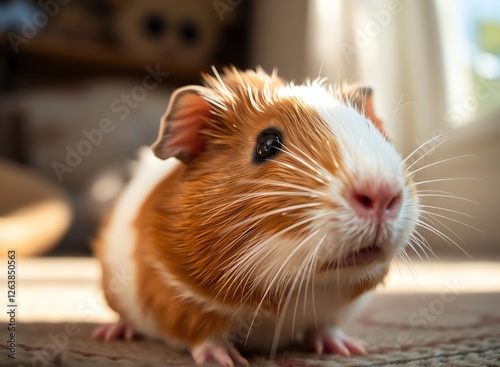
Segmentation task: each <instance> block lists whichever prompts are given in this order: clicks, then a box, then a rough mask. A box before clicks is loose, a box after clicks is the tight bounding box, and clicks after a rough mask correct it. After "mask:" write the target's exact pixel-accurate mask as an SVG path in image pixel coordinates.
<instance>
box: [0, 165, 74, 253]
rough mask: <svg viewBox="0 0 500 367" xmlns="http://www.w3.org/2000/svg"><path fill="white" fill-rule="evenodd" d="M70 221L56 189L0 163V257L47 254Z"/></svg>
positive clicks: (30, 173)
mask: <svg viewBox="0 0 500 367" xmlns="http://www.w3.org/2000/svg"><path fill="white" fill-rule="evenodd" d="M71 218H72V213H71V209H70V205H69V202H68V199H67V198H66V196H65V194H64V193H63V192H62V191H61V190H60V189H59V188H58V187H56V186H55V185H53V184H52V183H50V182H49V181H47V180H45V179H44V178H43V177H41V176H39V175H37V174H36V173H35V172H34V171H30V170H28V169H26V168H23V167H21V166H19V165H16V164H13V163H11V162H8V161H4V160H0V247H1V248H2V254H1V255H0V256H2V257H4V256H5V255H6V254H7V250H10V249H14V250H16V253H17V256H28V255H29V256H31V255H39V254H42V253H44V252H47V251H48V250H49V249H51V248H52V247H54V246H55V245H56V244H57V243H58V241H59V240H60V239H61V238H62V236H63V235H64V234H65V233H66V231H67V230H68V228H69V225H70V223H71ZM4 250H5V251H4Z"/></svg>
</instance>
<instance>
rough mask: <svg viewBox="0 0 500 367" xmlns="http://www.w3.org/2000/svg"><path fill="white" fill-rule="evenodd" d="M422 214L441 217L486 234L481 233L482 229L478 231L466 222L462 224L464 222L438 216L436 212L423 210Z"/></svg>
mask: <svg viewBox="0 0 500 367" xmlns="http://www.w3.org/2000/svg"><path fill="white" fill-rule="evenodd" d="M421 212H422V213H425V214H428V215H432V216H436V217H440V218H443V219H447V220H449V221H452V222H455V223H460V224H462V225H464V226H466V227H469V228H471V229H474V230H476V231H478V232H480V233H483V234H484V232H483V231H481V230H480V229H478V228H476V227H474V226H471V225H470V224H467V223H465V222H462V221H460V220H457V219H453V218H450V217H447V216H446V215H442V214H438V213H434V212H430V211H426V210H422V211H421Z"/></svg>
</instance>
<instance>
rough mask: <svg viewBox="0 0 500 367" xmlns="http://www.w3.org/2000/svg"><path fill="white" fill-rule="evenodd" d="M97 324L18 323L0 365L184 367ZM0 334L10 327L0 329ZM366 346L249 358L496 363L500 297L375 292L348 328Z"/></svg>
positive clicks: (183, 356)
mask: <svg viewBox="0 0 500 367" xmlns="http://www.w3.org/2000/svg"><path fill="white" fill-rule="evenodd" d="M94 326H95V325H93V324H86V323H22V324H19V325H18V334H17V348H16V349H17V350H16V359H15V360H12V359H10V358H8V357H7V352H8V350H7V349H8V345H7V344H6V343H5V341H6V339H5V338H6V335H5V334H3V335H2V342H1V344H0V346H1V348H2V351H3V353H2V354H1V355H0V365H1V366H26V367H27V366H40V367H42V366H43V367H53V366H75V367H76V366H78V367H86V366H88V367H90V366H110V367H114V366H127V367H128V366H130V367H132V366H134V367H135V366H137V367H139V366H186V365H192V362H191V360H190V357H189V356H188V354H187V353H182V352H177V351H174V350H170V349H168V348H167V347H166V346H164V345H163V344H162V343H160V342H156V341H150V340H136V341H133V342H123V341H114V342H107V343H100V342H95V341H93V340H91V339H90V338H89V334H90V331H91V330H92V328H93V327H94ZM0 327H1V330H6V329H7V325H6V324H2V325H1V326H0ZM346 329H347V331H349V332H350V333H351V334H352V335H356V336H359V337H361V338H363V339H364V340H365V341H367V342H368V351H369V353H368V355H366V356H363V357H350V358H344V357H340V356H319V357H318V356H316V355H314V354H310V353H307V352H305V351H300V350H287V351H283V352H281V353H280V354H278V356H277V358H276V360H274V361H270V360H267V359H266V358H265V356H259V355H250V356H248V358H249V359H250V361H251V365H252V366H283V367H285V366H290V367H309V366H372V367H374V366H500V295H499V294H494V293H487V294H454V293H452V292H450V293H441V294H433V295H403V294H399V295H380V296H376V297H375V298H374V299H373V302H372V303H371V305H370V306H369V308H368V309H367V310H365V311H364V312H363V313H361V314H360V315H359V317H358V318H356V320H354V322H352V323H350V325H349V326H348V327H347V328H346Z"/></svg>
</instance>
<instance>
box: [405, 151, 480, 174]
mask: <svg viewBox="0 0 500 367" xmlns="http://www.w3.org/2000/svg"><path fill="white" fill-rule="evenodd" d="M470 157H474V155H472V154H464V155H459V156H456V157H452V158H448V159H442V160H440V161H438V162H434V163H429V164H427V165H425V166H423V167H420V168H417V169H416V170H414V171H411V172H410V175H414V174H415V173H417V172H419V171H422V170H424V169H426V168H429V167H432V166H435V165H437V164H441V163H446V162H450V161H453V160H455V159H461V158H470Z"/></svg>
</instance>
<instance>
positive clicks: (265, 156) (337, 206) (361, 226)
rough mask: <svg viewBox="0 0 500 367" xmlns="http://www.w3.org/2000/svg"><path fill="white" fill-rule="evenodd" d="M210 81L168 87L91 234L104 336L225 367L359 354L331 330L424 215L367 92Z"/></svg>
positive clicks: (246, 79)
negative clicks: (110, 314) (108, 314)
mask: <svg viewBox="0 0 500 367" xmlns="http://www.w3.org/2000/svg"><path fill="white" fill-rule="evenodd" d="M206 82H207V84H206V86H205V87H194V86H193V87H185V88H183V89H180V90H179V91H177V92H176V94H174V96H173V97H172V100H171V102H170V106H169V108H168V110H167V112H166V114H165V116H164V118H163V121H162V127H161V129H160V136H159V138H158V140H157V142H156V143H155V144H154V146H153V152H154V154H155V155H156V157H155V156H154V155H153V153H152V152H148V153H145V154H143V158H142V160H141V165H140V168H139V170H138V172H137V175H136V176H135V178H134V179H133V180H132V182H131V183H130V184H129V186H128V188H127V189H126V190H125V192H124V194H123V196H122V198H121V200H120V201H119V202H118V203H117V205H116V207H115V209H114V210H113V212H112V214H111V216H110V218H109V220H108V221H107V223H106V226H104V228H103V230H102V232H101V235H100V237H99V239H98V241H97V247H96V250H97V254H98V257H99V258H100V260H101V263H102V266H103V285H104V289H105V294H106V298H107V300H108V302H109V304H110V306H111V307H112V308H113V309H114V310H115V311H116V312H118V313H119V314H120V317H121V321H120V323H119V324H117V325H115V326H110V327H103V328H100V329H98V330H97V331H96V333H95V335H96V336H97V337H100V338H104V339H110V338H114V337H118V336H124V337H127V338H129V337H131V336H132V330H134V331H135V332H138V333H140V334H144V335H146V336H151V337H159V338H162V339H164V340H165V341H166V342H167V343H169V344H172V345H174V346H177V347H181V348H188V349H190V350H191V352H192V354H193V357H194V359H195V361H196V362H197V363H204V362H205V361H208V360H215V361H216V362H218V363H220V364H223V365H232V364H233V363H239V364H245V363H246V360H245V359H244V358H243V357H241V355H240V354H239V352H238V350H237V349H236V348H235V346H234V345H237V346H244V347H245V348H250V349H260V350H264V351H266V352H269V351H271V352H274V351H276V349H277V348H280V347H284V346H286V345H288V344H290V343H291V342H297V341H300V340H305V341H306V342H307V343H308V344H309V345H310V346H311V347H312V348H313V349H314V350H315V351H316V352H318V353H321V352H323V351H324V352H337V353H340V354H344V355H349V354H350V353H363V352H364V346H363V344H362V343H361V342H360V341H358V340H357V339H355V338H350V337H348V336H345V335H343V334H342V333H341V331H340V330H339V329H338V325H339V323H340V322H341V321H342V320H343V319H344V318H345V316H346V314H347V313H348V312H349V311H350V310H351V309H352V308H353V306H354V304H355V303H356V302H357V301H358V299H359V298H360V296H361V295H362V294H364V293H366V292H367V291H369V290H371V289H373V288H374V287H375V286H376V285H377V284H378V283H380V282H381V281H382V280H383V278H384V276H385V274H386V273H387V269H388V266H389V263H390V261H391V259H392V258H393V257H394V256H395V255H396V254H397V253H398V251H401V250H402V249H403V248H404V246H405V244H406V243H407V242H408V240H409V238H410V236H411V234H412V232H413V228H414V226H415V223H416V221H417V218H418V207H417V204H418V203H417V199H416V194H415V188H414V185H413V183H412V180H411V177H408V175H407V174H406V172H405V171H404V166H403V164H402V161H401V158H400V157H399V155H398V154H397V153H396V152H395V151H394V148H393V147H392V145H391V144H390V143H389V142H388V141H387V140H386V138H385V136H384V135H383V134H382V133H381V131H380V125H379V122H378V120H377V119H376V118H375V117H374V116H372V113H373V111H372V110H371V103H370V101H369V100H368V99H367V98H368V97H369V93H368V91H367V90H355V91H354V92H349V93H347V92H346V94H342V93H336V92H334V91H331V90H327V89H325V88H324V87H322V86H321V85H320V84H319V83H315V82H313V83H311V84H309V85H307V86H293V85H287V84H284V83H282V82H281V80H279V79H278V78H277V77H276V76H268V75H266V74H264V73H263V72H261V71H259V72H256V73H255V72H245V73H240V72H238V71H236V70H227V71H226V74H225V76H224V77H223V78H218V79H215V78H210V77H207V78H206ZM360 110H362V111H361V112H359V111H360ZM363 111H364V113H365V115H366V116H367V117H369V118H371V120H372V122H374V123H375V124H377V126H375V125H374V124H372V122H370V121H369V120H368V119H367V117H365V116H364V115H363ZM157 157H158V158H157ZM160 158H161V159H160ZM167 158H168V159H167ZM162 159H166V160H162ZM117 278H120V279H121V281H120V282H117Z"/></svg>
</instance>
